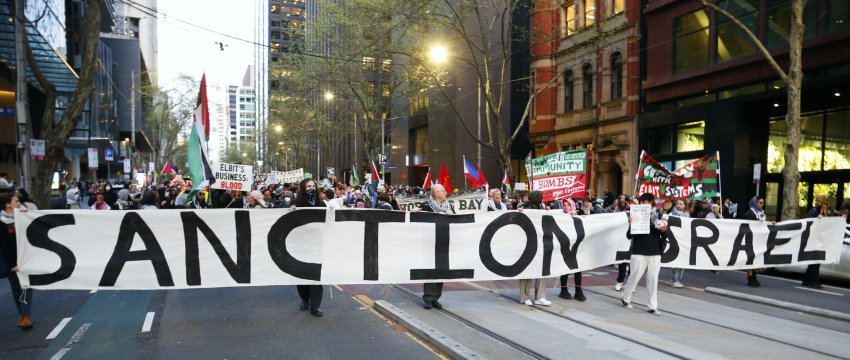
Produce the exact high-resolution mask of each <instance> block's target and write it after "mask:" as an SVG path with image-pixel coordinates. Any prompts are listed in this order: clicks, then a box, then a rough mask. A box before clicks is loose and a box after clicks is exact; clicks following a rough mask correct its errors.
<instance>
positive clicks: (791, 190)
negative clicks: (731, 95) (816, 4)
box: [696, 0, 808, 220]
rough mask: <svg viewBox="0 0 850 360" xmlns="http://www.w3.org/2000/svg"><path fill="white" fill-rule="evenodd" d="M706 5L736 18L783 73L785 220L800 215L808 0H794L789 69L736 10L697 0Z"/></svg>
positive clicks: (781, 73)
mask: <svg viewBox="0 0 850 360" xmlns="http://www.w3.org/2000/svg"><path fill="white" fill-rule="evenodd" d="M696 1H697V2H699V3H700V4H702V5H703V6H705V7H707V8H709V9H712V10H714V11H716V12H718V13H720V14H723V16H725V17H726V18H728V19H729V20H730V21H732V22H733V23H734V24H735V25H736V26H737V27H738V28H739V29H741V31H743V32H744V33H746V34H747V36H748V37H749V38H750V40H752V42H753V44H755V46H756V47H757V48H758V51H759V53H761V54H762V55H763V56H764V58H765V60H767V62H768V63H769V64H770V66H771V67H772V68H773V69H774V70H775V71H776V73H777V74H778V75H779V79H780V80H782V82H783V83H785V88H786V89H787V91H788V96H787V101H788V103H787V111H786V113H785V124H786V127H787V129H788V139H787V142H786V144H785V166H784V167H783V168H782V181H783V184H782V215H781V219H782V220H790V219H794V218H796V217H797V208H798V206H799V194H798V193H797V187H798V186H799V183H800V169H799V168H798V163H797V162H798V159H799V156H800V140H801V131H802V130H801V128H800V99H801V98H802V87H803V36H804V35H805V33H806V25H805V24H804V23H803V10H804V9H805V8H806V2H807V1H808V0H791V31H789V33H788V47H789V52H788V58H789V61H788V71H787V72H786V71H785V70H783V69H782V67H781V66H779V63H778V62H777V61H776V59H775V58H774V57H773V55H771V54H770V51H768V50H767V47H765V46H764V44H763V43H762V42H761V40H760V39H759V38H758V36H756V35H755V34H753V32H752V31H750V29H749V28H748V27H747V26H746V25H744V23H743V22H741V20H740V19H738V18H737V17H736V16H735V15H734V14H732V13H730V12H729V11H727V10H726V9H723V8H721V7H719V6H717V5H715V4H714V3H712V2H710V1H708V0H696Z"/></svg>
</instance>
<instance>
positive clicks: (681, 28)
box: [673, 9, 708, 74]
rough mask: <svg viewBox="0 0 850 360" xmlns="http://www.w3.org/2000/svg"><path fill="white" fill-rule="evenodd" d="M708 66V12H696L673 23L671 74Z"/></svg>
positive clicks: (703, 10) (702, 10)
mask: <svg viewBox="0 0 850 360" xmlns="http://www.w3.org/2000/svg"><path fill="white" fill-rule="evenodd" d="M707 65H708V11H706V10H705V9H701V10H697V11H694V12H692V13H688V14H685V15H682V16H680V17H678V18H676V19H675V20H674V21H673V72H674V73H677V74H678V73H683V72H687V71H691V70H696V69H701V68H704V67H706V66H707Z"/></svg>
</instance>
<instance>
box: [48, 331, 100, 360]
mask: <svg viewBox="0 0 850 360" xmlns="http://www.w3.org/2000/svg"><path fill="white" fill-rule="evenodd" d="M90 327H91V323H85V324H83V325H82V326H80V328H79V329H77V332H75V333H74V335H72V336H71V340H68V343H67V344H65V347H63V348H62V349H59V351H57V352H56V354H53V356H51V357H50V360H59V359H61V358H62V357H63V356H65V353H67V352H68V351H69V350H71V345H74V344H76V343H77V342H79V341H80V339H82V338H83V335H85V334H86V331H88V330H89V328H90Z"/></svg>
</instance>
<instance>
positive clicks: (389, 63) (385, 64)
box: [381, 59, 393, 71]
mask: <svg viewBox="0 0 850 360" xmlns="http://www.w3.org/2000/svg"><path fill="white" fill-rule="evenodd" d="M392 66H393V61H392V60H390V59H386V60H384V61H383V63H382V64H381V68H382V69H383V70H384V71H390V69H391V68H392Z"/></svg>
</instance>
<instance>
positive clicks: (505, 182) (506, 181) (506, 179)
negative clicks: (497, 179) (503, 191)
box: [502, 170, 511, 185]
mask: <svg viewBox="0 0 850 360" xmlns="http://www.w3.org/2000/svg"><path fill="white" fill-rule="evenodd" d="M510 184H511V179H510V178H509V177H508V171H507V170H505V175H504V176H502V185H510Z"/></svg>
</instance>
